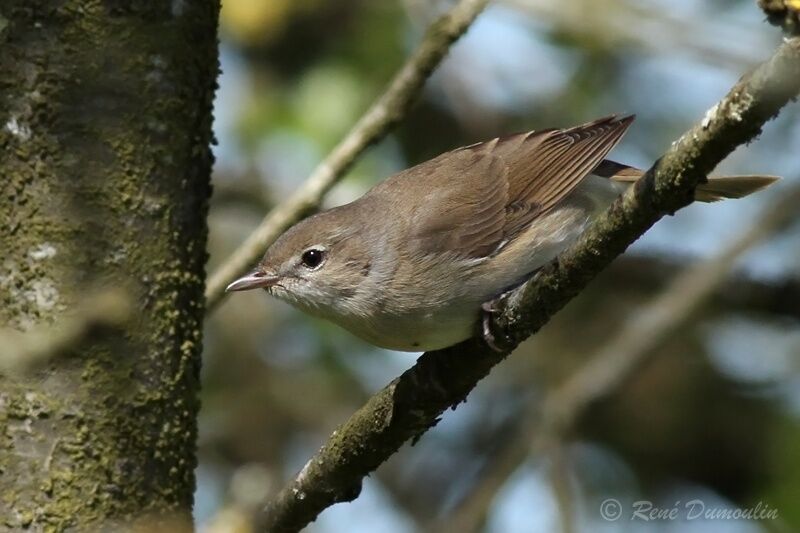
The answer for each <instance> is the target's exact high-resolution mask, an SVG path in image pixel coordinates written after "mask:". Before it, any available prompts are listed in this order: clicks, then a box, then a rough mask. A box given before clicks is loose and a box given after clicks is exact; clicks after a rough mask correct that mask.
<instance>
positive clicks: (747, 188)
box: [694, 175, 780, 202]
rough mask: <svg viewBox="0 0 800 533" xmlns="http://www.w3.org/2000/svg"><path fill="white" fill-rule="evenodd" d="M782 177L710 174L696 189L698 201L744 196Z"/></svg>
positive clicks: (695, 194) (695, 196) (695, 197)
mask: <svg viewBox="0 0 800 533" xmlns="http://www.w3.org/2000/svg"><path fill="white" fill-rule="evenodd" d="M779 179H780V178H779V177H778V176H758V175H746V176H709V177H708V182H706V183H701V184H700V185H698V186H697V188H696V189H695V190H694V199H695V201H698V202H716V201H718V200H725V199H727V198H742V197H744V196H747V195H749V194H753V193H754V192H756V191H760V190H761V189H764V188H766V187H769V186H770V185H772V184H773V183H775V182H776V181H778V180H779Z"/></svg>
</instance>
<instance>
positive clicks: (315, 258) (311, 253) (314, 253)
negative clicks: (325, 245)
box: [300, 248, 325, 269]
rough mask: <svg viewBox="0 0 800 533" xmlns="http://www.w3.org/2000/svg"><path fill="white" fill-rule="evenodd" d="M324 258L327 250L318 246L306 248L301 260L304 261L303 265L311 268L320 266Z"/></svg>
mask: <svg viewBox="0 0 800 533" xmlns="http://www.w3.org/2000/svg"><path fill="white" fill-rule="evenodd" d="M324 259H325V251H324V250H319V249H317V248H311V249H310V250H306V251H305V252H303V255H302V257H300V261H301V262H302V263H303V266H304V267H306V268H310V269H315V268H318V267H319V266H320V265H321V264H322V261H323V260H324Z"/></svg>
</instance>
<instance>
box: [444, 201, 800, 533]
mask: <svg viewBox="0 0 800 533" xmlns="http://www.w3.org/2000/svg"><path fill="white" fill-rule="evenodd" d="M798 204H800V187H797V186H796V187H795V188H794V189H792V190H791V191H790V192H788V193H787V194H786V195H784V196H783V197H782V198H781V199H780V200H778V202H776V203H775V204H774V205H770V206H768V207H767V208H766V209H765V210H764V212H763V213H762V215H761V216H760V218H759V219H758V220H757V221H756V222H755V223H754V224H753V225H752V226H750V227H749V228H747V230H746V231H745V232H744V233H743V234H742V235H741V236H739V237H738V238H737V239H735V240H734V242H732V243H731V244H729V245H728V246H727V247H725V248H724V249H723V250H722V251H721V252H720V253H719V254H717V255H715V256H713V257H710V258H708V259H705V260H703V261H700V262H698V263H696V264H694V265H692V266H690V267H688V268H685V269H684V270H683V271H682V272H681V273H680V274H679V275H678V276H677V277H675V279H673V280H672V281H670V283H668V284H667V286H666V287H664V288H663V289H662V290H661V291H660V292H659V294H658V295H657V296H656V297H655V298H653V299H652V300H651V301H650V302H648V303H647V304H646V305H644V306H642V307H641V308H640V309H637V310H636V312H635V313H634V315H633V317H632V318H631V319H630V320H629V321H628V322H627V323H626V324H625V326H624V327H623V328H622V329H621V330H620V331H619V332H618V333H617V334H616V335H614V337H613V338H612V339H611V340H609V341H608V342H607V343H606V344H605V345H604V346H603V347H602V348H601V349H600V350H598V351H597V352H596V353H595V354H594V355H592V357H591V359H589V360H588V361H587V362H586V363H584V364H583V365H582V366H581V367H580V368H579V369H578V370H577V371H576V372H575V373H574V374H572V376H570V377H569V378H568V379H567V380H566V381H564V382H563V383H561V384H560V385H558V386H557V387H556V388H555V389H554V390H552V391H551V392H548V393H547V395H546V396H545V398H544V400H543V401H542V402H541V405H538V404H537V405H532V406H530V407H529V408H527V409H525V411H524V412H523V413H522V414H521V415H520V417H519V418H520V419H521V422H520V427H519V428H518V430H517V431H516V433H515V436H514V437H513V438H511V439H509V441H508V442H507V443H506V445H505V446H504V448H503V450H501V451H500V453H499V454H498V455H497V456H496V457H493V458H492V459H491V461H490V462H489V464H488V465H487V468H486V469H485V471H484V472H485V474H484V475H483V476H481V477H480V478H479V481H478V482H477V483H476V484H475V486H473V487H472V489H471V490H470V491H469V492H468V493H467V495H466V496H465V497H464V499H463V500H462V501H461V502H460V503H459V505H458V506H457V507H456V509H455V510H454V511H453V512H452V513H451V514H450V515H449V516H448V517H447V518H446V519H445V520H442V521H441V522H440V523H439V524H437V525H436V527H435V528H432V529H431V530H433V531H442V532H453V533H456V532H460V531H475V530H476V529H477V526H478V524H480V523H482V521H483V520H484V519H485V517H486V515H487V513H488V511H489V507H490V506H491V504H492V502H493V500H494V497H495V494H497V492H498V491H499V490H500V489H501V488H502V486H503V485H504V484H505V482H506V481H507V479H508V478H509V477H510V476H511V475H512V474H513V473H514V472H515V471H516V470H517V468H518V467H519V465H520V464H522V462H523V461H525V459H526V458H527V457H529V456H530V455H531V454H536V453H539V452H542V451H543V450H545V449H546V448H547V447H548V446H549V445H550V444H551V443H558V442H560V441H561V440H562V437H563V435H564V434H565V433H566V432H567V430H568V429H569V428H571V427H572V426H573V425H574V424H575V422H576V420H578V418H579V417H580V415H581V414H582V413H583V412H584V411H585V409H586V408H587V407H588V406H589V405H590V404H591V403H593V402H595V401H597V400H599V399H601V398H603V397H605V396H607V395H608V394H610V393H611V392H613V391H615V390H617V389H618V388H619V385H620V384H621V383H622V382H623V381H624V380H625V379H626V378H628V377H629V376H630V375H631V373H632V372H633V371H634V370H635V369H636V368H638V367H639V366H640V365H641V364H642V363H643V362H644V360H645V359H647V357H648V356H650V355H652V354H653V353H654V352H655V349H656V348H657V347H658V346H659V345H660V344H661V343H662V342H663V341H664V340H665V339H668V338H669V335H670V334H671V333H673V332H675V331H677V330H678V329H680V328H682V327H683V326H684V325H685V324H687V323H688V322H689V321H690V320H691V319H692V317H693V316H694V315H695V311H696V310H697V309H698V308H699V307H701V306H702V305H703V304H705V303H706V302H707V301H709V300H710V299H711V297H712V296H714V294H715V293H716V292H717V291H718V290H719V289H720V288H721V287H722V286H723V285H724V284H725V283H726V280H727V279H728V277H729V275H730V273H731V270H732V269H733V267H734V266H735V264H736V261H737V260H738V259H739V258H741V257H742V256H743V255H744V254H745V253H747V252H748V251H749V250H751V249H752V248H753V247H755V246H758V245H759V244H762V243H764V242H765V241H767V240H768V239H770V238H773V237H775V236H776V235H777V234H779V233H780V232H781V231H783V230H784V229H786V226H787V225H788V224H790V223H792V222H796V221H797V219H798V216H799V215H800V212H798V210H797V205H798Z"/></svg>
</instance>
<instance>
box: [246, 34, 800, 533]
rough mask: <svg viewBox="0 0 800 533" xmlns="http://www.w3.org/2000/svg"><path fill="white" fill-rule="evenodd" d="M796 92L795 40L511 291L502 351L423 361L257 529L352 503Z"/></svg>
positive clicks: (799, 62)
mask: <svg viewBox="0 0 800 533" xmlns="http://www.w3.org/2000/svg"><path fill="white" fill-rule="evenodd" d="M798 91H800V38H795V39H788V40H786V41H785V42H784V44H782V45H781V46H780V47H779V48H778V50H777V51H776V52H775V54H774V55H773V57H772V58H771V59H770V60H768V61H767V62H765V63H763V64H762V65H760V66H759V67H758V68H757V69H755V70H754V71H753V72H752V73H750V74H748V75H746V76H745V77H743V78H742V79H741V80H740V81H739V83H737V84H736V85H735V86H734V87H733V89H732V90H731V91H730V92H729V93H728V95H726V96H725V97H724V98H723V99H722V100H721V101H720V102H719V103H718V104H717V105H716V106H714V107H713V108H712V109H711V110H710V111H709V112H708V113H707V114H706V117H705V118H704V119H703V121H702V122H701V123H700V124H697V125H695V126H694V127H693V128H692V129H690V130H689V131H688V132H687V133H686V134H684V135H683V136H682V137H681V138H680V139H679V140H678V141H677V142H675V143H674V144H673V145H672V147H671V148H670V149H669V150H668V151H667V153H666V154H665V155H664V156H663V157H662V158H661V159H659V161H657V162H656V164H655V165H654V166H653V167H652V168H650V170H648V172H647V174H646V175H645V177H644V178H643V179H641V180H640V181H639V182H638V183H637V184H636V185H635V186H634V187H632V188H631V189H629V190H628V191H627V192H626V193H625V194H624V195H623V196H622V197H621V198H619V199H618V200H617V201H616V202H615V203H614V204H613V205H612V206H611V207H610V208H609V209H608V210H607V211H606V212H605V213H604V214H603V215H602V216H601V217H600V218H599V220H598V221H597V222H596V223H595V224H593V226H592V227H591V228H590V229H589V230H588V231H587V232H586V233H585V234H584V235H583V236H582V237H581V239H580V240H579V241H578V242H577V243H575V245H573V246H572V247H571V248H570V249H569V250H567V251H566V252H565V253H563V254H562V255H561V256H560V257H559V261H558V262H557V264H553V265H551V266H550V267H548V268H546V269H545V270H544V271H543V272H542V273H541V274H540V275H538V276H536V278H535V279H533V280H531V281H530V282H528V283H527V284H525V285H523V286H522V287H521V288H520V289H518V290H517V291H515V292H514V293H513V294H512V295H511V296H510V297H509V298H508V299H507V300H506V302H505V305H504V306H503V310H502V312H501V314H500V315H499V316H498V317H497V319H496V320H495V326H496V327H495V332H496V333H497V334H498V335H497V337H498V339H500V340H502V341H503V344H502V346H503V348H504V351H503V352H502V353H495V352H492V351H491V350H490V349H488V348H487V347H486V346H485V344H484V343H483V342H482V341H479V340H478V339H477V338H473V339H470V340H468V341H465V342H463V343H461V344H458V345H456V346H453V347H450V348H447V349H444V350H440V351H436V352H428V353H425V354H423V355H422V356H421V357H420V358H419V359H418V360H417V363H416V364H415V365H414V366H413V367H412V368H410V369H409V370H407V371H406V372H404V373H403V374H402V375H401V376H400V377H398V378H397V379H395V380H394V381H392V382H391V383H390V384H389V385H388V386H387V387H386V388H384V389H383V390H381V391H380V392H378V393H377V394H375V395H374V396H373V397H372V398H370V400H369V401H368V402H367V403H366V404H365V405H364V406H363V407H362V408H361V409H359V410H358V411H357V412H356V413H355V414H354V415H353V416H352V417H351V418H350V419H349V420H348V421H346V422H345V423H344V424H343V425H342V426H341V427H340V428H339V429H338V430H337V431H335V432H334V433H333V434H332V435H331V437H330V438H329V440H328V442H327V443H326V444H325V445H324V446H323V447H322V448H321V449H320V450H319V451H318V452H317V453H316V454H315V455H314V457H312V459H311V460H310V461H309V462H308V463H307V464H306V466H305V467H304V468H303V469H302V471H301V472H300V473H299V474H298V475H297V476H296V477H295V479H294V480H292V482H291V483H290V484H289V485H288V486H287V487H285V488H284V489H283V490H282V491H281V492H280V493H279V494H278V495H277V496H276V498H275V499H274V500H273V501H272V502H271V503H270V504H269V505H268V506H267V507H266V509H265V512H264V514H263V515H262V517H261V519H262V520H263V521H262V523H261V525H262V526H263V527H264V528H266V529H267V530H269V531H297V530H299V529H301V528H302V527H304V526H305V525H307V524H308V523H309V522H311V521H312V520H314V519H315V518H316V516H317V515H318V514H319V513H320V512H321V511H322V510H323V509H325V508H326V507H329V506H330V505H333V504H334V503H338V502H344V501H350V500H353V499H354V498H356V497H357V496H358V494H359V492H360V488H361V480H362V478H363V477H364V476H366V475H368V474H369V473H370V472H371V471H373V470H374V469H375V468H377V467H378V465H380V464H381V463H382V462H383V461H385V460H386V459H387V458H388V457H389V456H390V455H392V454H393V453H394V452H395V451H397V449H398V448H399V447H400V446H401V445H402V444H403V443H404V442H406V441H407V440H414V439H417V438H419V437H420V436H421V435H422V434H423V433H424V432H425V431H427V430H428V429H429V428H430V427H432V426H434V425H435V424H436V423H437V421H438V420H439V416H440V415H441V414H442V413H443V412H444V411H445V410H446V409H447V408H448V407H453V408H454V407H456V406H457V405H458V404H459V403H460V402H462V401H464V399H465V398H466V396H467V394H468V393H469V392H470V391H471V390H472V388H473V387H474V386H475V385H476V384H477V383H478V381H480V379H482V378H483V377H484V376H486V375H487V374H488V373H489V371H490V370H491V368H492V367H493V366H494V365H496V364H497V363H499V362H500V361H502V360H503V359H504V358H505V356H506V355H508V353H510V352H511V350H512V349H513V348H514V347H516V345H517V344H518V343H519V342H521V341H522V340H523V339H525V338H526V337H528V336H530V335H531V334H532V333H534V332H535V331H537V330H538V329H539V328H541V327H542V326H543V325H544V324H545V323H546V322H547V321H548V319H549V318H550V317H551V316H552V315H553V314H554V313H555V312H556V311H558V310H559V309H560V308H561V307H563V306H564V305H565V304H566V303H567V302H568V301H569V300H570V299H572V298H573V297H574V296H575V295H576V294H577V293H578V292H579V291H580V290H581V289H582V288H583V287H585V286H586V284H587V283H588V282H589V281H590V280H591V279H592V278H593V277H594V276H595V275H596V274H597V273H598V272H600V271H601V270H602V269H603V268H604V267H605V266H606V265H607V264H608V263H609V262H611V260H613V259H614V258H615V257H616V256H618V255H619V254H621V253H622V252H623V251H624V250H625V249H626V248H627V247H628V246H629V245H630V244H631V243H632V242H633V241H635V240H636V239H637V238H638V237H639V236H640V235H642V234H643V233H644V232H645V231H646V230H647V229H648V228H650V226H652V225H653V224H654V223H655V222H657V221H658V220H659V219H660V218H661V217H663V216H664V215H666V214H671V213H674V212H675V211H676V210H678V209H680V208H681V207H683V206H685V205H687V204H688V203H690V202H691V198H692V192H693V190H694V188H695V187H696V185H697V184H698V183H699V182H700V181H701V180H703V179H704V177H705V175H706V174H707V173H708V172H710V171H711V170H712V169H713V168H714V167H715V166H716V165H717V164H718V163H719V162H720V161H722V160H723V159H724V158H725V157H726V156H727V155H728V154H729V153H730V152H731V151H733V150H734V149H735V148H736V147H737V146H739V145H740V144H743V143H745V142H748V141H750V140H752V139H753V138H754V137H756V136H757V135H758V134H759V133H760V128H761V126H762V125H763V124H764V123H765V122H766V121H768V120H769V119H771V118H772V117H774V116H775V115H776V114H777V113H778V111H779V110H780V109H781V108H782V107H783V106H784V105H785V104H787V103H788V102H789V101H790V100H792V99H794V98H796V96H797V94H798Z"/></svg>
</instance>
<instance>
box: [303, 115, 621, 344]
mask: <svg viewBox="0 0 800 533" xmlns="http://www.w3.org/2000/svg"><path fill="white" fill-rule="evenodd" d="M631 121H632V117H624V118H621V119H617V118H615V117H608V118H604V119H600V120H597V121H594V122H592V123H588V124H585V125H582V126H578V127H575V128H570V129H566V130H547V131H542V132H536V133H527V134H519V135H515V136H512V137H508V138H505V139H501V140H498V139H495V140H493V141H489V142H486V143H480V144H477V145H472V146H469V147H465V148H461V149H459V150H455V151H453V152H448V153H446V154H443V155H442V156H439V157H438V158H436V159H433V160H431V161H429V162H427V163H423V164H422V165H419V166H418V167H414V168H412V169H409V170H407V171H405V172H403V173H401V174H399V175H396V176H394V177H392V178H390V179H388V180H386V181H385V182H383V183H382V184H379V185H378V186H376V187H375V188H374V189H373V190H372V191H370V192H369V193H368V194H367V195H365V196H364V197H363V198H362V199H361V200H359V201H357V202H356V204H359V203H361V209H360V211H361V212H366V211H369V210H372V211H373V212H372V214H371V216H370V217H369V220H370V222H366V221H365V222H364V223H365V224H374V223H375V222H373V221H374V220H375V219H376V218H386V219H391V220H393V221H395V223H394V225H393V227H392V228H391V229H392V231H388V230H387V231H386V233H387V235H402V236H403V237H402V239H395V240H391V239H388V238H387V239H386V240H385V241H384V242H383V243H382V244H378V245H377V246H383V248H381V249H379V250H378V254H379V255H381V256H382V257H384V258H387V261H384V264H390V265H392V268H390V269H383V270H381V269H373V271H372V272H370V275H369V277H368V279H366V280H365V281H364V282H363V283H362V286H361V287H360V288H359V290H358V291H356V292H355V294H353V295H352V296H350V297H349V298H348V299H347V301H346V302H342V305H337V304H335V303H334V304H333V306H332V308H330V309H326V308H316V309H309V311H310V312H312V313H314V314H317V315H321V316H324V317H325V318H328V319H329V320H332V321H334V322H336V323H338V324H340V325H341V326H343V327H345V328H346V329H348V330H350V331H351V332H353V333H355V334H356V335H358V336H360V337H362V338H364V339H365V340H367V341H369V342H370V343H372V344H375V345H378V346H382V347H385V348H389V349H394V350H402V351H422V350H433V349H437V348H442V347H445V346H449V345H452V344H455V343H456V342H459V341H461V340H464V339H466V338H468V337H470V336H472V334H473V333H474V331H475V325H476V323H477V320H478V317H479V314H480V306H481V304H482V303H484V302H486V301H488V300H491V299H493V298H495V297H497V296H498V295H500V294H501V293H503V292H504V291H506V290H508V289H510V288H512V287H514V286H516V285H519V284H520V283H522V282H524V281H525V280H526V279H527V278H529V277H530V276H531V275H532V274H533V273H534V272H535V271H536V270H537V269H538V268H539V267H541V266H542V265H544V264H546V263H548V262H549V261H551V260H552V259H553V258H554V257H555V256H556V255H557V254H558V253H560V252H561V251H562V250H564V249H565V248H566V247H567V246H569V245H570V244H571V243H572V242H573V241H574V240H575V238H576V237H577V236H578V235H579V234H580V233H581V232H582V231H583V230H584V229H585V227H586V225H587V224H588V223H589V221H590V220H591V218H592V217H593V216H595V215H596V214H598V213H599V212H601V211H602V210H603V209H604V208H605V207H607V206H608V205H609V204H610V203H611V202H612V201H613V199H614V198H615V197H616V196H617V195H618V194H619V193H620V191H622V190H624V188H625V187H626V185H623V184H621V183H616V182H613V181H611V180H609V179H607V178H606V177H599V176H591V175H590V173H591V172H592V171H593V170H594V169H595V168H596V167H597V166H598V165H599V164H600V163H601V162H602V161H603V159H604V157H605V156H606V155H607V153H608V152H609V151H610V150H611V149H612V148H613V147H614V146H615V145H616V144H617V142H618V141H619V139H620V138H621V137H622V135H623V134H624V132H625V130H626V129H627V127H628V126H629V125H630V123H631ZM403 195H407V197H406V199H404V198H402V196H403ZM408 198H414V201H408ZM370 205H372V206H373V207H372V208H368V207H367V206H370ZM432 206H434V207H435V208H432ZM365 220H366V219H365ZM345 304H346V305H345Z"/></svg>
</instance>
